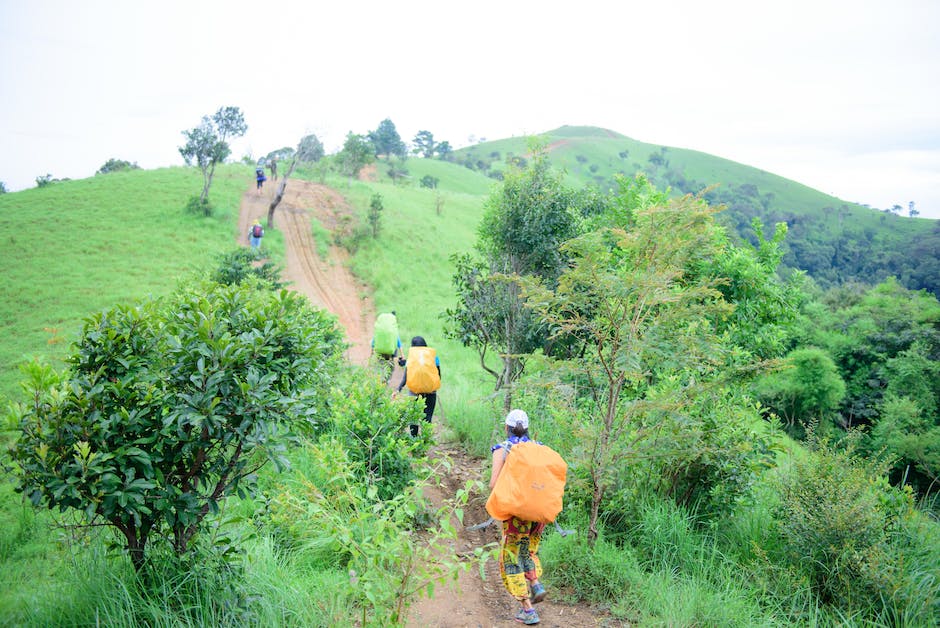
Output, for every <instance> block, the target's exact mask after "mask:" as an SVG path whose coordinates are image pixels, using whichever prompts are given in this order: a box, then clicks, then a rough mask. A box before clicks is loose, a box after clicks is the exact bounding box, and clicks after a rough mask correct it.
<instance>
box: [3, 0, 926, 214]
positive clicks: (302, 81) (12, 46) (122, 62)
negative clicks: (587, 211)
mask: <svg viewBox="0 0 940 628" xmlns="http://www.w3.org/2000/svg"><path fill="white" fill-rule="evenodd" d="M0 70H2V73H0V90H2V92H0V149H2V150H0V181H3V182H4V183H5V184H6V187H7V189H8V190H11V191H16V190H21V189H24V188H28V187H33V186H35V180H36V177H38V176H41V175H45V174H47V173H48V174H51V175H52V176H53V177H55V178H64V177H69V178H83V177H88V176H91V175H93V174H94V172H95V170H97V169H98V168H99V167H100V166H101V165H102V164H104V162H105V161H107V160H108V159H109V158H112V157H115V158H119V159H126V160H128V161H134V162H137V163H138V164H139V165H140V166H142V167H144V168H155V167H161V166H168V165H174V164H182V163H183V162H182V158H181V157H180V155H179V151H178V147H179V146H181V145H182V144H183V141H184V140H183V136H182V134H181V131H183V130H184V129H191V128H193V127H195V126H197V125H198V123H199V121H200V119H201V117H202V116H203V115H206V114H211V113H213V112H215V111H216V110H217V109H218V108H219V107H221V106H227V105H232V106H237V107H240V108H241V110H242V111H243V112H244V114H245V119H246V122H247V123H248V127H249V128H248V133H247V134H246V136H245V137H244V138H241V139H239V140H236V141H235V142H233V144H232V147H233V157H241V156H242V155H245V154H248V153H250V154H251V155H253V156H255V157H257V156H258V155H262V154H265V153H267V152H268V151H270V150H273V149H276V148H280V147H282V146H294V145H296V143H297V140H298V139H299V138H300V137H302V136H303V135H306V134H309V133H315V134H316V135H317V136H318V137H320V139H321V140H322V141H323V143H324V144H325V145H326V148H327V150H328V151H330V152H332V151H334V150H336V149H338V148H339V146H340V145H341V144H342V141H343V138H344V137H345V135H346V133H347V132H349V131H353V132H355V133H366V132H368V131H370V130H372V129H375V128H376V127H377V126H378V124H379V122H381V121H382V120H383V119H385V118H390V119H391V120H392V121H393V122H394V123H395V125H396V127H397V129H398V131H399V133H400V135H401V136H402V139H404V140H406V141H410V140H411V139H412V138H413V137H414V135H415V133H416V132H418V131H419V130H422V129H426V130H429V131H431V132H432V133H433V134H434V137H435V138H436V139H438V140H448V141H450V143H451V144H452V145H453V146H455V147H461V146H465V145H467V144H468V143H469V142H471V141H473V139H480V138H487V139H499V138H504V137H509V136H519V135H526V134H536V133H541V132H544V131H548V130H551V129H554V128H557V127H559V126H561V125H564V124H570V125H591V126H599V127H604V128H608V129H612V130H614V131H617V132H619V133H623V134H624V135H627V136H629V137H632V138H634V139H637V140H641V141H644V142H650V143H654V144H664V145H668V146H676V147H682V148H691V149H695V150H700V151H704V152H707V153H712V154H714V155H718V156H720V157H725V158H728V159H733V160H735V161H738V162H742V163H746V164H749V165H752V166H756V167H759V168H762V169H764V170H768V171H770V172H774V173H776V174H779V175H782V176H785V177H788V178H791V179H795V180H797V181H800V182H801V183H805V184H806V185H809V186H811V187H814V188H817V189H819V190H821V191H823V192H827V193H829V194H833V195H835V196H838V197H839V198H841V199H843V200H847V201H854V202H858V203H865V204H868V205H871V206H873V207H877V208H888V207H891V206H892V205H895V204H898V205H902V206H903V207H904V208H905V210H906V209H907V206H908V202H909V201H914V202H915V204H916V205H915V206H916V209H918V210H919V211H920V213H921V216H925V217H932V218H940V2H938V1H937V0H885V1H874V0H852V1H842V0H834V1H829V0H786V1H783V0H780V1H778V2H755V1H754V0H740V1H739V0H710V1H702V0H673V1H668V0H661V1H657V2H654V1H652V0H643V1H642V2H633V1H628V0H620V1H617V0H609V1H605V2H598V1H593V0H581V1H578V2H571V1H567V2H554V1H553V0H542V1H540V2H536V1H529V0H501V1H499V2H494V1H492V0H474V1H473V2H447V1H441V0H436V1H411V0H395V1H391V0H384V1H382V2H371V1H363V0H360V1H355V0H350V1H349V2H311V1H309V0H308V1H304V2H292V1H283V0H282V1H279V2H272V3H269V4H265V3H263V2H260V1H258V0H255V1H253V2H243V1H240V0H238V1H235V0H228V1H212V2H208V1H203V0H189V1H187V2H180V1H178V0H161V1H159V2H144V1H139V2H137V1H134V2H131V1H126V0H122V1H103V0H102V1H91V2H88V1H82V2H75V1H72V0H68V1H65V0H62V1H58V0H56V1H52V0H26V1H20V2H16V1H14V0H0Z"/></svg>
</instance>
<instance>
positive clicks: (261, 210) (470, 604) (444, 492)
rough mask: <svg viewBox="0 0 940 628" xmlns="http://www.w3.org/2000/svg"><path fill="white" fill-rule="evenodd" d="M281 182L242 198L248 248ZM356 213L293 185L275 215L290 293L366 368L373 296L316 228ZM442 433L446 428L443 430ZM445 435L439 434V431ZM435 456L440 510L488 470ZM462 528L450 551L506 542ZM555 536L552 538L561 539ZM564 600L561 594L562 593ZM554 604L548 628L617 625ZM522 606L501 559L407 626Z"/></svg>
mask: <svg viewBox="0 0 940 628" xmlns="http://www.w3.org/2000/svg"><path fill="white" fill-rule="evenodd" d="M276 185H277V182H275V181H268V182H267V184H266V185H265V187H264V189H263V190H262V193H261V194H260V195H259V194H258V193H257V192H256V190H255V189H254V187H253V186H252V187H251V188H250V189H249V190H248V191H247V192H246V193H245V195H244V197H243V198H242V203H241V212H240V215H239V223H238V224H239V234H240V235H239V237H238V241H239V243H240V244H243V245H247V243H248V236H247V234H248V230H249V227H250V225H251V224H252V222H253V221H254V220H255V219H259V220H260V221H261V223H262V224H263V225H266V224H267V213H268V206H269V204H270V202H271V198H272V196H273V194H274V190H275V187H276ZM351 214H352V212H351V208H350V207H349V205H348V204H347V203H346V201H345V199H344V198H343V197H342V196H341V195H340V194H338V193H337V192H336V191H334V190H332V189H330V188H328V187H326V186H323V185H317V184H315V183H311V182H308V181H299V180H295V179H291V180H290V181H289V182H288V184H287V190H286V192H285V194H284V198H283V199H282V200H281V203H280V205H278V208H277V210H276V211H275V214H274V226H275V228H276V229H277V230H279V231H281V232H282V233H283V235H284V242H285V247H286V251H285V256H286V259H287V268H286V269H285V279H287V280H288V281H290V282H291V284H290V288H291V289H293V290H296V291H298V292H300V293H302V294H304V295H306V296H307V297H308V298H309V299H310V301H311V303H313V304H314V305H317V306H319V307H322V308H325V309H326V310H328V311H330V312H332V313H333V314H335V315H336V316H337V318H338V319H339V322H340V324H341V325H342V326H343V328H344V329H345V330H346V336H347V339H348V340H349V342H350V344H351V346H350V348H349V350H348V351H347V359H348V360H349V361H350V362H352V363H354V364H359V365H366V364H367V363H368V360H369V354H370V342H371V339H372V326H373V324H374V322H375V309H374V305H373V303H372V300H371V298H370V297H369V296H368V287H367V286H365V285H363V284H362V283H361V282H359V281H357V280H356V278H355V277H354V276H353V274H352V273H351V272H350V271H349V269H348V267H347V266H346V263H347V261H348V258H349V256H348V253H347V252H346V251H345V250H344V249H342V248H340V247H337V246H335V245H332V246H330V249H329V256H328V257H329V258H328V259H327V260H323V259H321V258H320V256H319V255H318V254H317V249H316V242H315V241H314V238H313V235H312V228H311V224H312V223H311V220H312V219H313V218H316V219H317V220H318V221H319V222H320V223H321V224H322V225H323V226H324V227H325V228H326V229H328V230H329V231H330V232H332V233H334V234H338V233H342V231H343V230H345V229H348V228H349V227H350V224H351ZM400 377H401V371H400V369H398V368H397V367H396V369H395V374H394V375H393V376H392V381H396V382H397V381H398V379H399V378H400ZM435 427H437V428H439V427H440V426H439V425H437V426H435ZM438 431H439V430H438ZM432 456H447V457H449V458H450V459H451V461H452V462H453V464H452V466H451V470H450V471H449V472H448V474H447V475H446V476H445V477H442V478H440V482H439V483H437V484H433V485H430V486H428V487H426V489H425V491H426V494H427V495H428V497H429V499H430V501H431V502H432V504H434V506H435V507H438V506H440V505H441V504H442V503H443V501H444V500H445V499H446V498H449V497H451V496H453V495H454V493H455V492H456V491H457V490H458V489H460V488H463V487H464V485H465V484H466V481H467V480H468V479H470V478H474V479H481V474H482V471H483V469H484V467H486V465H485V463H484V462H483V461H481V460H475V459H473V458H471V457H469V456H467V454H466V453H464V452H463V451H461V450H459V449H457V448H455V447H453V446H451V445H446V444H443V445H437V446H436V447H435V448H434V449H433V451H432ZM484 501H485V498H484V497H483V496H480V495H477V496H475V497H474V498H473V499H472V500H471V502H470V503H469V504H468V506H467V508H466V509H465V511H466V512H465V519H464V525H468V526H469V525H472V524H474V523H480V522H483V521H485V520H486V519H487V518H488V517H489V515H488V514H487V513H486V509H485V508H484V506H483V504H484ZM454 525H455V526H456V527H457V528H458V529H459V530H461V532H460V535H459V538H458V540H457V543H456V545H455V546H454V547H451V548H442V551H448V552H453V553H455V554H456V555H458V556H463V557H472V555H473V550H474V548H475V547H482V546H484V545H486V544H487V543H492V542H498V541H499V529H498V528H497V527H496V526H490V527H488V528H485V529H483V530H477V531H467V530H465V529H463V527H462V526H461V524H460V523H459V522H458V521H456V520H455V521H454ZM553 533H554V532H549V534H553ZM555 593H556V594H557V592H555ZM551 596H552V592H551V591H550V592H549V600H546V601H545V602H543V603H541V604H539V605H538V610H539V613H540V615H541V617H542V622H541V623H540V624H539V625H540V626H545V627H559V628H560V627H581V626H615V625H620V624H618V623H617V622H615V621H611V619H610V618H609V617H606V616H605V615H606V614H597V613H595V612H593V611H592V610H591V609H590V608H588V607H587V606H584V605H574V606H569V605H565V604H559V603H554V602H552V601H551V599H552V597H551ZM517 610H518V606H517V604H516V603H515V602H514V601H513V600H512V599H511V598H510V597H509V595H508V594H507V593H506V591H505V590H504V589H503V585H502V582H501V580H500V578H499V570H498V568H497V566H496V564H495V562H494V561H492V560H491V561H489V562H488V563H487V565H486V578H485V579H481V578H480V573H479V569H473V570H471V571H469V572H465V573H461V574H460V578H459V581H458V584H457V587H454V586H453V585H448V586H446V587H443V588H438V589H437V590H436V595H435V597H434V598H430V599H428V598H423V597H422V598H420V599H419V600H417V601H416V602H415V604H414V605H413V606H412V608H411V609H410V611H409V614H408V617H409V619H408V621H407V625H408V626H412V627H415V628H417V627H422V628H438V627H440V628H445V627H446V628H458V627H464V626H466V627H472V628H485V627H490V626H509V625H517V624H516V622H515V621H513V619H512V617H513V615H514V614H515V612H516V611H517Z"/></svg>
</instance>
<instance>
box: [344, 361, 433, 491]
mask: <svg viewBox="0 0 940 628" xmlns="http://www.w3.org/2000/svg"><path fill="white" fill-rule="evenodd" d="M418 399H419V398H418V397H404V398H400V399H399V400H392V399H391V396H390V395H389V390H388V387H387V386H385V384H384V383H383V382H381V381H379V380H378V379H377V378H364V379H363V381H362V383H360V384H357V385H349V386H348V387H347V388H346V389H342V388H339V387H337V388H334V389H333V392H332V395H331V399H330V409H331V415H332V417H331V424H332V428H331V430H330V432H331V435H332V437H333V438H336V439H337V441H338V442H339V443H340V444H341V445H342V446H343V448H344V449H345V450H346V451H347V452H348V455H349V459H350V461H351V463H352V465H353V468H354V469H355V470H356V473H357V474H358V476H359V477H358V480H359V481H360V482H362V483H363V484H364V485H365V486H371V487H374V488H375V490H376V494H377V496H378V498H379V499H383V500H384V499H388V498H390V497H393V496H395V495H400V494H401V493H402V492H403V491H404V489H405V487H406V486H408V485H409V484H410V483H411V482H412V480H414V478H415V472H414V468H413V462H414V458H415V457H420V456H423V455H424V454H425V453H426V452H427V450H428V447H429V446H430V434H429V433H428V431H427V430H424V431H423V432H422V433H421V435H420V436H419V437H418V438H411V437H410V435H409V432H410V430H409V427H408V426H409V425H410V424H416V425H426V424H425V422H424V421H423V420H422V418H423V416H424V413H423V409H422V408H421V407H420V404H419V403H417V401H418Z"/></svg>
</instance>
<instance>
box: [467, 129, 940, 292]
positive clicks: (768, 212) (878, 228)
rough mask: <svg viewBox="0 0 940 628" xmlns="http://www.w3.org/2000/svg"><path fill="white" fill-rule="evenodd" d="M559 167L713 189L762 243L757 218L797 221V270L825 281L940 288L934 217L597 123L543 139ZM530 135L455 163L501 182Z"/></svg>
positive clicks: (793, 255)
mask: <svg viewBox="0 0 940 628" xmlns="http://www.w3.org/2000/svg"><path fill="white" fill-rule="evenodd" d="M541 138H542V141H543V142H544V143H545V144H546V146H547V148H548V152H549V157H550V160H551V162H552V163H553V165H555V166H556V167H557V168H559V169H562V170H563V171H564V172H565V173H566V178H567V182H568V183H569V184H570V185H572V186H575V187H581V186H583V185H593V186H596V187H598V188H600V189H601V190H607V189H610V188H612V187H613V185H614V176H615V175H617V174H626V175H628V176H632V175H633V174H634V173H637V172H645V173H647V175H648V176H649V177H650V178H651V179H652V180H653V181H654V182H655V183H656V184H657V185H658V186H659V187H662V188H665V187H670V188H672V190H673V191H674V192H676V193H680V194H686V193H692V194H697V193H701V192H702V191H703V190H705V189H706V188H710V189H709V191H708V192H707V193H706V194H705V197H706V198H707V199H708V200H709V202H711V203H713V204H722V205H725V206H726V208H727V209H726V211H725V212H724V214H723V216H722V218H721V220H722V221H723V222H724V223H725V224H726V225H728V226H729V227H730V228H731V229H733V230H734V231H735V232H737V234H738V235H739V236H740V237H742V238H745V239H748V240H751V241H754V240H755V238H754V233H753V230H752V228H751V221H752V219H753V218H755V217H756V218H759V219H760V220H761V221H762V222H763V223H764V224H765V225H768V226H771V225H773V224H775V223H777V222H785V223H787V225H788V227H789V235H788V238H787V247H788V248H787V255H786V257H785V258H784V263H785V264H786V265H787V266H789V267H790V268H797V269H801V270H805V271H807V272H808V273H809V274H810V275H811V276H813V277H814V278H815V279H816V280H817V281H819V282H820V283H822V284H823V285H832V284H838V283H843V282H846V281H862V282H878V281H881V280H883V279H884V278H886V277H887V276H889V275H894V276H896V277H898V278H899V280H900V281H901V282H902V284H904V285H905V286H907V287H909V288H912V289H921V288H925V289H928V290H931V291H932V292H934V293H935V294H938V293H940V266H938V265H937V263H936V261H935V260H936V258H937V256H938V255H940V227H938V221H936V220H931V219H926V218H904V217H901V216H897V215H894V214H891V213H886V212H883V211H878V210H875V209H871V208H868V207H865V206H862V205H858V204H856V203H849V202H846V201H843V200H840V199H838V198H836V197H833V196H830V195H828V194H824V193H822V192H820V191H818V190H815V189H813V188H810V187H808V186H805V185H802V184H800V183H797V182H796V181H791V180H789V179H786V178H784V177H780V176H777V175H775V174H772V173H769V172H766V171H764V170H759V169H757V168H753V167H751V166H747V165H744V164H740V163H737V162H734V161H730V160H728V159H722V158H720V157H715V156H713V155H708V154H706V153H702V152H698V151H693V150H687V149H683V148H674V147H666V146H658V145H654V144H647V143H644V142H638V141H636V140H633V139H630V138H628V137H625V136H623V135H620V134H618V133H614V132H612V131H607V130H604V129H596V128H592V127H561V128H560V129H556V130H554V131H548V132H547V133H545V134H544V135H542V136H541ZM528 142H529V139H528V138H522V137H520V138H511V139H504V140H497V141H493V142H484V143H481V144H477V145H475V146H472V147H468V148H463V149H460V150H458V151H456V152H455V162H456V163H459V164H461V165H464V166H465V167H468V168H471V169H473V170H474V171H475V172H479V173H483V174H486V175H487V176H490V177H493V178H497V179H498V178H500V177H501V174H502V173H504V172H505V171H506V168H507V167H508V163H510V162H512V161H514V160H518V159H519V158H522V159H525V157H526V155H527V154H528V152H529V145H528Z"/></svg>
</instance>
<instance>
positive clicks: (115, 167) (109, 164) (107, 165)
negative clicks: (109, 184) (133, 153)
mask: <svg viewBox="0 0 940 628" xmlns="http://www.w3.org/2000/svg"><path fill="white" fill-rule="evenodd" d="M123 170H140V166H138V165H137V162H136V161H135V162H134V163H131V162H129V161H126V160H124V159H115V158H113V157H112V158H111V159H109V160H108V161H106V162H104V165H103V166H101V167H100V168H98V171H97V172H96V173H95V174H96V175H99V174H108V173H110V172H121V171H123Z"/></svg>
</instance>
